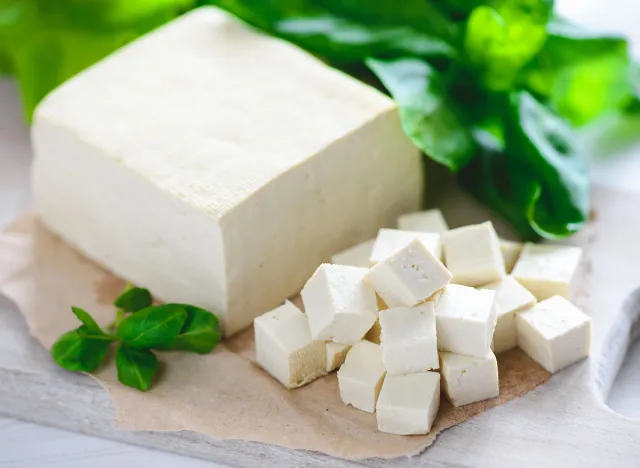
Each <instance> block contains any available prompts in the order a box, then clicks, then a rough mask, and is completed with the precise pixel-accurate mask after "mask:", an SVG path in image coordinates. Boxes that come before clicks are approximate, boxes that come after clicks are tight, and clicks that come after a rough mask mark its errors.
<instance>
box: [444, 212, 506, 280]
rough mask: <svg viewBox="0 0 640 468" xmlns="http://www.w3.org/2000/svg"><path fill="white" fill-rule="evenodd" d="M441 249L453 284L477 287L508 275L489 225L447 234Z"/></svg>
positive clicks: (494, 232) (498, 244)
mask: <svg viewBox="0 0 640 468" xmlns="http://www.w3.org/2000/svg"><path fill="white" fill-rule="evenodd" d="M442 248H443V252H444V253H443V255H444V258H445V260H446V264H447V268H448V269H449V271H451V273H453V281H452V282H453V283H456V284H462V285H465V286H473V287H477V286H482V285H484V284H487V283H491V282H493V281H498V280H499V279H500V278H502V277H503V276H504V275H505V270H504V259H503V258H502V253H501V251H500V241H499V240H498V235H497V234H496V231H495V229H494V228H493V224H491V222H490V221H487V222H486V223H482V224H474V225H470V226H463V227H460V228H457V229H452V230H450V231H447V232H445V233H444V234H442Z"/></svg>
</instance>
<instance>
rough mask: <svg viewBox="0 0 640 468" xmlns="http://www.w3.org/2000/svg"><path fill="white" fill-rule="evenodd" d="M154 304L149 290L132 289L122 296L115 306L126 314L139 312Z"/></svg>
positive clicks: (115, 302)
mask: <svg viewBox="0 0 640 468" xmlns="http://www.w3.org/2000/svg"><path fill="white" fill-rule="evenodd" d="M152 303H153V298H152V297H151V293H150V292H149V290H148V289H144V288H130V289H127V290H125V291H124V292H123V293H122V294H120V296H119V297H118V298H117V299H116V300H115V301H114V303H113V304H114V305H115V306H116V307H118V308H119V309H122V310H124V311H125V312H138V311H139V310H141V309H144V308H146V307H149V306H150V305H151V304H152Z"/></svg>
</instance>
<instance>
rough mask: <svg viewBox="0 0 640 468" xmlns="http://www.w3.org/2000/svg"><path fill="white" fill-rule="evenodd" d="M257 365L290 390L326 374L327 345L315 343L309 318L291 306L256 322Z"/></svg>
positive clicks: (277, 310)
mask: <svg viewBox="0 0 640 468" xmlns="http://www.w3.org/2000/svg"><path fill="white" fill-rule="evenodd" d="M253 326H254V333H255V346H256V360H257V362H258V364H259V365H260V366H261V367H262V368H263V369H264V370H266V371H267V372H268V373H269V374H271V375H272V376H273V377H274V378H275V379H277V380H279V381H280V383H282V385H284V386H285V387H287V388H296V387H300V386H302V385H305V384H308V383H309V382H311V381H313V380H315V379H317V378H318V377H322V376H323V375H326V373H327V370H326V369H327V364H326V356H325V344H324V343H323V342H322V341H314V340H313V339H312V338H311V333H310V332H309V325H308V322H307V317H306V315H305V314H303V313H302V311H301V310H300V309H298V308H297V307H296V306H295V305H293V304H292V303H291V302H289V301H287V302H286V303H285V304H284V305H281V306H280V307H277V308H275V309H274V310H272V311H271V312H267V313H265V314H262V315H261V316H259V317H256V318H255V319H254V321H253Z"/></svg>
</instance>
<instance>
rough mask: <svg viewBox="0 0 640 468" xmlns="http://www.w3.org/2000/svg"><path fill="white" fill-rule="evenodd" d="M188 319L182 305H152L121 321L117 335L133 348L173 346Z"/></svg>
mask: <svg viewBox="0 0 640 468" xmlns="http://www.w3.org/2000/svg"><path fill="white" fill-rule="evenodd" d="M186 319H187V312H186V310H185V309H184V306H182V305H178V304H164V305H157V306H150V307H147V308H145V309H142V310H141V311H139V312H136V313H135V314H133V315H130V316H129V317H127V318H125V319H124V320H123V321H122V322H120V325H118V330H117V335H118V338H119V339H120V340H121V341H122V342H123V343H125V344H126V345H127V346H129V347H132V348H139V349H150V348H156V347H159V346H171V344H172V343H173V341H174V340H175V339H176V337H177V336H178V333H180V329H181V328H182V325H183V324H184V322H185V320H186Z"/></svg>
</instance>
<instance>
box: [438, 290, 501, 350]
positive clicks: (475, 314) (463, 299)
mask: <svg viewBox="0 0 640 468" xmlns="http://www.w3.org/2000/svg"><path fill="white" fill-rule="evenodd" d="M494 296H495V291H491V290H489V289H480V290H477V289H474V288H470V287H468V286H461V285H459V284H450V285H449V286H447V287H446V288H445V290H444V291H443V292H442V294H441V295H440V300H439V302H438V305H437V307H436V330H437V334H438V349H440V350H441V351H449V352H452V353H458V354H466V355H468V356H476V357H480V358H484V357H485V356H486V355H487V353H488V352H489V351H490V350H491V341H492V339H493V331H494V329H495V326H496V310H495V307H494V305H493V301H494Z"/></svg>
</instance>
